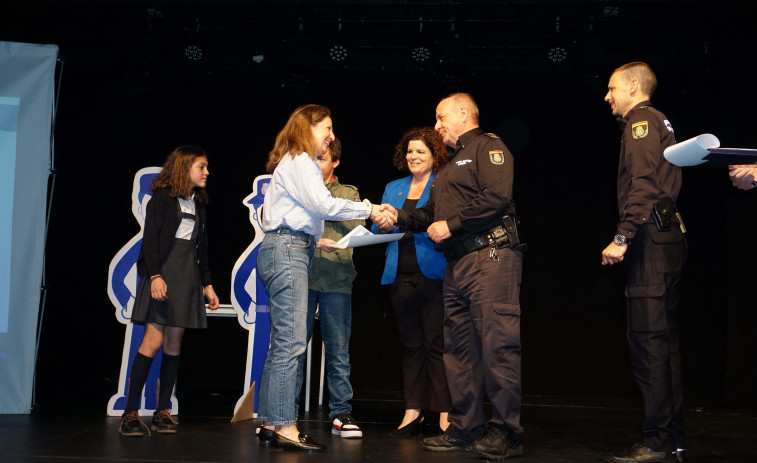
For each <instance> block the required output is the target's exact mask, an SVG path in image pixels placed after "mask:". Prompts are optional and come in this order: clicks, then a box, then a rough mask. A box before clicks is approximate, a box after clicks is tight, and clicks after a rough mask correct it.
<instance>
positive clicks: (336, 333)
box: [297, 289, 352, 420]
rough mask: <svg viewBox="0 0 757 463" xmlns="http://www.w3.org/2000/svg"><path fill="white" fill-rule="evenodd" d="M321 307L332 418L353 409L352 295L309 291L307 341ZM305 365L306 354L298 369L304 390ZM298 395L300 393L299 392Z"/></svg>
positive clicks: (298, 384)
mask: <svg viewBox="0 0 757 463" xmlns="http://www.w3.org/2000/svg"><path fill="white" fill-rule="evenodd" d="M316 307H318V309H319V310H318V312H319V319H320V323H321V337H322V338H323V344H324V347H325V349H326V379H327V382H328V385H329V420H333V419H334V418H336V417H337V415H341V414H343V413H345V414H349V413H352V405H350V404H349V400H350V399H351V398H352V385H351V384H350V353H349V348H350V334H351V332H352V295H351V294H344V293H324V292H320V291H314V290H312V289H311V290H309V291H308V322H307V323H308V341H310V338H311V337H312V336H313V323H314V321H315V310H316ZM304 369H305V356H304V355H303V356H302V358H301V359H300V362H299V367H298V369H297V371H298V374H297V391H298V392H299V391H300V390H302V379H303V376H304ZM298 398H299V394H298Z"/></svg>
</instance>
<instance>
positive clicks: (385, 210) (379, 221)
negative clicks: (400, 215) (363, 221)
mask: <svg viewBox="0 0 757 463" xmlns="http://www.w3.org/2000/svg"><path fill="white" fill-rule="evenodd" d="M371 220H372V221H373V223H375V224H376V225H378V227H379V228H380V229H381V230H383V231H392V229H393V228H394V227H395V226H396V225H397V209H395V208H394V207H393V206H390V205H389V204H374V205H373V208H372V209H371Z"/></svg>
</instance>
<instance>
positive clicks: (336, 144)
mask: <svg viewBox="0 0 757 463" xmlns="http://www.w3.org/2000/svg"><path fill="white" fill-rule="evenodd" d="M329 153H331V162H336V161H339V160H340V159H342V142H341V141H339V139H338V138H336V137H334V141H332V142H331V143H329Z"/></svg>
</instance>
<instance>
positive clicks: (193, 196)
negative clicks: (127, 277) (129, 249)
mask: <svg viewBox="0 0 757 463" xmlns="http://www.w3.org/2000/svg"><path fill="white" fill-rule="evenodd" d="M208 175H209V172H208V155H207V153H206V152H205V150H203V149H202V148H200V147H199V146H191V145H184V146H179V147H178V148H176V149H174V150H173V151H172V152H171V154H169V155H168V158H167V159H166V162H165V163H164V164H163V170H162V171H161V172H160V174H159V175H158V177H157V178H156V179H155V181H154V182H153V184H152V190H153V191H152V199H151V200H150V202H149V203H147V213H146V216H145V227H144V234H143V237H142V248H141V250H140V251H139V257H138V259H137V271H138V273H139V277H140V282H139V287H138V288H137V295H136V299H135V302H134V309H133V311H132V321H133V322H134V323H141V324H144V325H145V335H144V338H143V340H142V344H141V345H140V346H139V351H138V352H137V355H136V356H135V358H134V362H133V363H132V366H131V371H130V374H129V391H128V395H127V399H126V407H125V409H124V414H123V417H122V418H121V424H120V425H119V427H118V432H119V433H120V434H121V435H123V436H144V435H150V430H149V429H148V428H147V426H146V425H145V424H144V423H142V421H141V420H140V419H139V401H140V397H141V395H142V389H143V388H144V385H145V381H146V380H147V374H148V373H149V371H150V366H151V365H152V361H153V358H155V355H156V354H157V353H158V350H160V348H161V347H162V348H163V361H162V362H161V365H160V386H159V390H158V406H157V408H156V411H155V413H154V414H153V417H152V422H151V425H150V429H152V430H153V431H156V432H158V433H175V432H176V429H177V425H178V423H177V422H176V421H175V420H174V419H173V418H172V417H171V410H170V401H171V392H172V391H173V387H174V384H175V382H176V375H177V373H178V370H179V353H180V349H181V338H182V335H183V334H184V330H185V329H186V328H206V327H207V320H206V316H205V299H206V298H207V300H208V306H209V307H210V308H211V309H217V308H218V297H217V296H216V293H215V291H213V286H212V284H211V281H210V269H209V267H208V242H207V236H206V233H205V204H206V203H207V202H208V197H207V194H206V193H205V185H206V183H207V181H208Z"/></svg>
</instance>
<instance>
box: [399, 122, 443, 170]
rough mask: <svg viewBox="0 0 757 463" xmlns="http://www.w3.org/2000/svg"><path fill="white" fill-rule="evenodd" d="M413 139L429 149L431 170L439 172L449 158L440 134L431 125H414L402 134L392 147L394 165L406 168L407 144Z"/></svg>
mask: <svg viewBox="0 0 757 463" xmlns="http://www.w3.org/2000/svg"><path fill="white" fill-rule="evenodd" d="M413 140H419V141H421V142H423V144H424V145H426V147H427V148H428V149H429V150H430V151H431V157H432V159H433V162H434V164H433V166H432V167H431V170H432V171H433V172H439V169H441V168H442V166H443V165H444V164H446V163H447V161H448V160H449V153H448V152H447V147H446V146H445V145H444V141H442V137H441V135H439V134H438V133H437V132H436V130H434V129H433V128H432V127H414V128H412V129H410V130H408V131H407V132H405V134H404V135H403V136H402V138H401V139H400V141H399V143H397V146H395V147H394V166H395V167H396V168H397V169H399V170H407V145H408V144H410V142H411V141H413Z"/></svg>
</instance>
